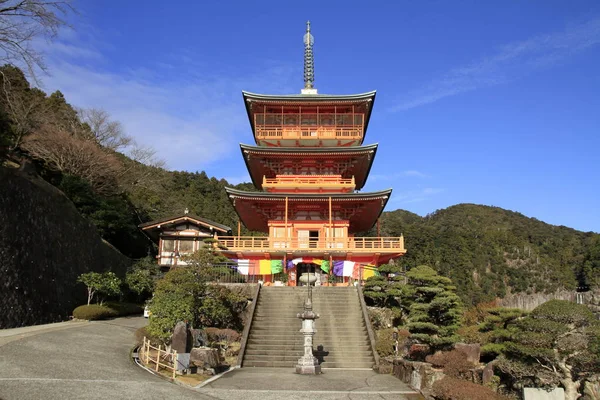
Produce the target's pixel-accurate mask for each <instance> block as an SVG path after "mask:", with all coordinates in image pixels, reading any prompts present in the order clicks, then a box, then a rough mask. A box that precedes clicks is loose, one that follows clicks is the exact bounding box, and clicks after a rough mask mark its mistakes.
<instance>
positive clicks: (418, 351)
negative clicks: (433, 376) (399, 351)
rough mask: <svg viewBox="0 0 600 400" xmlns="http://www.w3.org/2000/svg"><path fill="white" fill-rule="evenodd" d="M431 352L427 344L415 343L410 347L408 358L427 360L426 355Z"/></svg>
mask: <svg viewBox="0 0 600 400" xmlns="http://www.w3.org/2000/svg"><path fill="white" fill-rule="evenodd" d="M430 352H431V348H430V347H429V345H427V344H421V343H414V344H412V345H411V346H410V348H409V349H408V354H407V358H408V359H409V360H413V361H425V357H427V355H428V354H429V353H430Z"/></svg>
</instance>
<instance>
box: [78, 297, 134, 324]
mask: <svg viewBox="0 0 600 400" xmlns="http://www.w3.org/2000/svg"><path fill="white" fill-rule="evenodd" d="M142 311H143V309H142V307H140V306H139V305H137V304H131V303H117V302H108V303H104V304H103V305H100V304H90V305H83V306H79V307H77V308H76V309H74V310H73V317H74V318H77V319H87V320H89V321H96V320H100V319H107V318H115V317H123V316H126V315H133V314H141V313H142Z"/></svg>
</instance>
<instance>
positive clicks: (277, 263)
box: [271, 260, 283, 274]
mask: <svg viewBox="0 0 600 400" xmlns="http://www.w3.org/2000/svg"><path fill="white" fill-rule="evenodd" d="M280 272H283V260H271V273H272V274H278V273H280Z"/></svg>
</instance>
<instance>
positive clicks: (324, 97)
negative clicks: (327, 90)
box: [242, 90, 377, 103]
mask: <svg viewBox="0 0 600 400" xmlns="http://www.w3.org/2000/svg"><path fill="white" fill-rule="evenodd" d="M376 94H377V91H376V90H372V91H370V92H365V93H357V94H300V93H295V94H259V93H252V92H247V91H245V90H242V95H243V96H244V100H246V101H248V100H249V101H261V102H263V101H265V102H266V101H273V102H277V103H279V102H282V101H284V102H285V101H290V100H291V101H293V102H294V103H296V102H299V101H301V102H307V103H318V102H322V101H327V102H331V101H333V102H335V101H343V102H351V103H355V102H357V101H363V100H369V99H371V100H372V101H374V100H375V95H376Z"/></svg>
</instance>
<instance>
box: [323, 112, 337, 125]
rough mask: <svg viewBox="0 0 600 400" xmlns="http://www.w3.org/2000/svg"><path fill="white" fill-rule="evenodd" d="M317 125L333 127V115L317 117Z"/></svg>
mask: <svg viewBox="0 0 600 400" xmlns="http://www.w3.org/2000/svg"><path fill="white" fill-rule="evenodd" d="M319 125H320V126H333V125H335V120H334V116H333V114H325V115H319Z"/></svg>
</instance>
